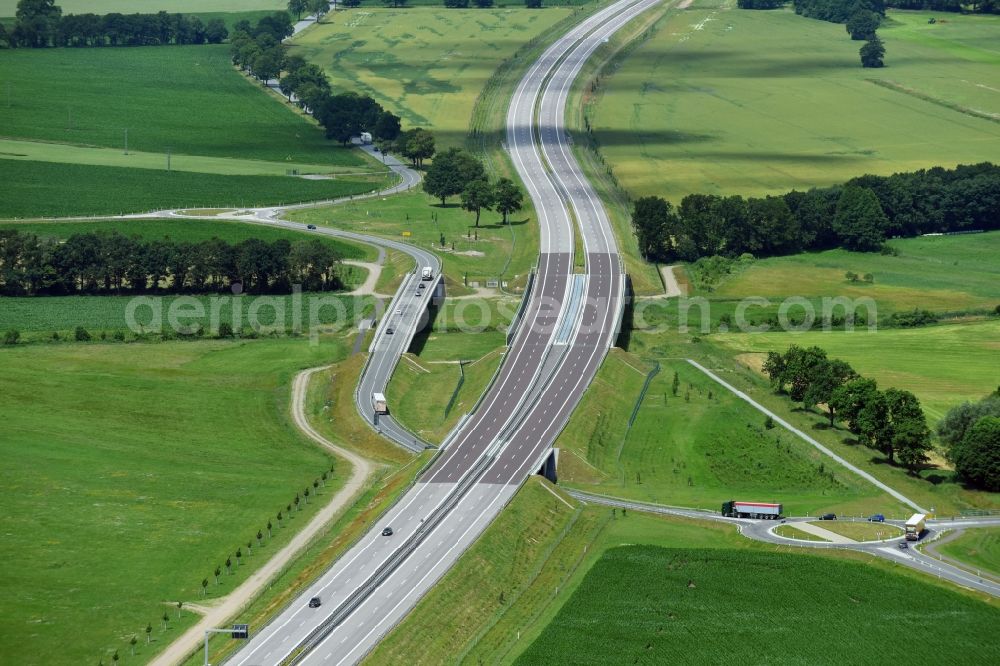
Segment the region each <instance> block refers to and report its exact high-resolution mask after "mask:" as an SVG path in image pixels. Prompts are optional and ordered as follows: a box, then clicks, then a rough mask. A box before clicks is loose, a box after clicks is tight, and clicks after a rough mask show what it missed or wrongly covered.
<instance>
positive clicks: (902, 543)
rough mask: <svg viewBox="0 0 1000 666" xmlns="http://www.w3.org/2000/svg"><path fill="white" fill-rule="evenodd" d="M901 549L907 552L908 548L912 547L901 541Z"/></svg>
mask: <svg viewBox="0 0 1000 666" xmlns="http://www.w3.org/2000/svg"><path fill="white" fill-rule="evenodd" d="M899 547H900V548H902V549H903V550H906V549H907V548H909V547H910V544H908V543H906V542H905V541H900V542H899Z"/></svg>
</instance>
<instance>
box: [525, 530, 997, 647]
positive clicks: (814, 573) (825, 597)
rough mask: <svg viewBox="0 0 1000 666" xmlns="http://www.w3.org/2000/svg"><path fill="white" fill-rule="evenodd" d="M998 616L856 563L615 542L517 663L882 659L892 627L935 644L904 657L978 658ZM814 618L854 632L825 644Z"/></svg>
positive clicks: (895, 634)
mask: <svg viewBox="0 0 1000 666" xmlns="http://www.w3.org/2000/svg"><path fill="white" fill-rule="evenodd" d="M830 590H837V594H835V595H831V594H830ZM914 598H919V599H920V603H919V604H913V603H912V600H913V599H914ZM901 609H904V610H902V611H901ZM748 618H753V619H752V620H751V621H748ZM887 618H892V621H891V622H889V621H887ZM998 620H1000V611H998V610H997V609H996V608H995V607H993V606H990V605H989V604H987V603H983V602H981V601H977V600H973V599H969V598H967V597H964V596H962V595H960V594H958V593H957V592H951V591H948V590H942V589H940V588H936V587H933V586H931V585H928V584H927V583H923V582H916V581H912V580H907V579H904V578H902V577H900V576H897V575H893V574H886V573H884V572H880V571H874V570H872V569H871V568H869V567H865V566H862V565H859V564H857V563H854V562H837V561H829V560H820V559H819V558H816V557H812V556H807V555H802V554H798V553H794V554H790V553H766V552H748V551H736V550H725V549H711V550H709V549H704V550H697V549H686V548H669V549H668V548H655V547H650V546H623V547H621V548H615V549H612V550H609V551H608V552H606V553H605V554H604V555H603V556H602V557H601V559H600V560H599V561H598V562H597V564H595V565H594V567H593V568H592V569H590V571H589V572H588V573H587V576H586V577H585V578H584V580H583V582H582V583H581V584H580V586H579V587H578V588H577V589H576V591H575V592H574V594H573V595H572V597H570V599H569V601H568V602H567V603H566V604H565V606H564V607H563V608H562V610H561V611H560V612H559V614H558V615H557V616H556V617H555V619H554V621H553V622H552V623H550V624H549V625H548V626H547V627H546V628H545V629H544V630H543V631H542V633H541V635H540V636H539V638H538V639H537V640H536V641H535V642H534V643H533V644H532V645H531V647H530V648H529V649H528V650H526V651H525V652H524V653H522V654H521V655H520V657H519V659H518V660H517V661H516V662H515V663H519V664H534V663H549V662H551V661H553V660H557V659H558V656H557V655H560V654H567V653H569V652H570V651H572V654H573V655H574V663H577V664H602V663H607V661H608V660H609V659H615V660H616V661H618V662H619V663H665V662H668V661H675V660H676V659H677V658H678V655H689V656H690V657H691V660H690V661H691V662H692V663H694V662H697V663H723V662H725V663H732V662H746V663H749V662H758V663H759V662H765V663H774V664H784V663H803V662H808V663H811V664H842V663H871V662H882V661H887V660H889V661H891V660H892V659H894V658H895V657H897V656H898V654H899V637H900V636H913V635H933V636H934V637H935V642H936V646H935V649H934V650H933V651H930V650H926V651H925V650H915V651H913V652H912V653H911V654H908V656H907V660H908V661H912V662H914V663H921V664H933V663H937V662H938V661H939V660H940V655H941V654H942V651H943V653H945V654H948V655H950V657H949V658H951V659H955V660H956V661H960V662H966V663H978V662H982V661H983V660H987V661H988V660H990V659H991V657H990V656H989V655H991V654H995V650H996V644H995V641H994V637H993V635H992V632H991V630H990V629H989V627H990V626H995V624H996V622H997V621H998ZM817 627H821V628H822V631H823V632H824V634H825V635H827V636H853V637H863V640H841V641H838V642H837V649H836V650H835V651H831V650H830V647H829V645H828V644H827V642H826V641H817V640H816V631H817ZM937 643H939V644H937ZM612 655H613V656H612Z"/></svg>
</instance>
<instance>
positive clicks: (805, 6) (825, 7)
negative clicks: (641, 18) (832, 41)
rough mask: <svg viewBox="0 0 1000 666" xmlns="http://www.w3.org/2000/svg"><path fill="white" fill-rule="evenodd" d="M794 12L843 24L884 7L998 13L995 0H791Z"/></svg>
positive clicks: (773, 4) (775, 3)
mask: <svg viewBox="0 0 1000 666" xmlns="http://www.w3.org/2000/svg"><path fill="white" fill-rule="evenodd" d="M736 4H737V6H738V7H739V8H740V9H777V8H779V7H783V6H785V5H786V4H788V0H737V3H736ZM792 4H793V6H794V7H795V13H796V14H801V15H802V16H806V17H808V18H814V19H819V20H821V21H830V22H831V23H846V22H847V20H848V19H849V18H850V17H851V15H853V14H854V13H856V12H857V11H858V10H859V9H865V10H868V11H873V12H876V13H877V14H880V15H882V16H885V10H886V9H887V8H888V9H916V10H923V11H928V10H930V11H936V12H955V13H958V12H961V13H963V14H964V13H968V14H997V13H1000V2H998V0H973V1H972V2H963V0H792Z"/></svg>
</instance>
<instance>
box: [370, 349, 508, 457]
mask: <svg viewBox="0 0 1000 666" xmlns="http://www.w3.org/2000/svg"><path fill="white" fill-rule="evenodd" d="M455 337H457V336H455ZM452 339H453V338H449V342H451V341H452ZM501 358H502V354H501V351H500V350H496V349H495V350H493V351H491V352H489V353H487V354H486V355H485V356H482V357H480V358H472V359H463V360H461V361H458V362H456V361H426V360H425V359H423V358H421V357H416V356H412V355H406V356H404V357H403V360H402V361H401V362H400V364H399V366H398V367H397V368H396V372H394V373H393V375H392V380H391V381H390V382H389V387H388V389H387V392H386V397H387V398H388V400H389V404H390V405H392V414H393V416H394V417H395V418H396V419H397V420H399V422H400V423H402V424H403V425H404V426H406V427H407V428H408V429H409V430H411V431H413V432H415V433H416V434H417V435H419V436H420V437H422V438H423V439H425V440H426V441H428V442H431V443H433V444H438V443H440V442H441V441H442V440H443V439H444V437H445V436H446V435H447V434H448V433H449V432H450V431H451V429H452V428H453V427H454V425H455V423H457V422H458V419H459V418H461V416H462V415H463V414H465V413H467V412H469V411H470V410H471V409H472V406H473V405H475V404H476V401H477V400H479V396H480V395H481V394H482V392H483V390H484V389H485V388H486V385H487V384H489V382H490V379H491V378H492V377H493V374H494V372H496V369H497V367H498V366H499V364H500V361H501Z"/></svg>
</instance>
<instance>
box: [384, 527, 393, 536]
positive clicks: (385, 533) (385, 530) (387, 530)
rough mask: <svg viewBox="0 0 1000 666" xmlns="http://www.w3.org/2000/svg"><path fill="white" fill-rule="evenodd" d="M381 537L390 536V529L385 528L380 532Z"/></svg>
mask: <svg viewBox="0 0 1000 666" xmlns="http://www.w3.org/2000/svg"><path fill="white" fill-rule="evenodd" d="M382 536H392V528H391V527H387V528H385V529H384V530H382Z"/></svg>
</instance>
